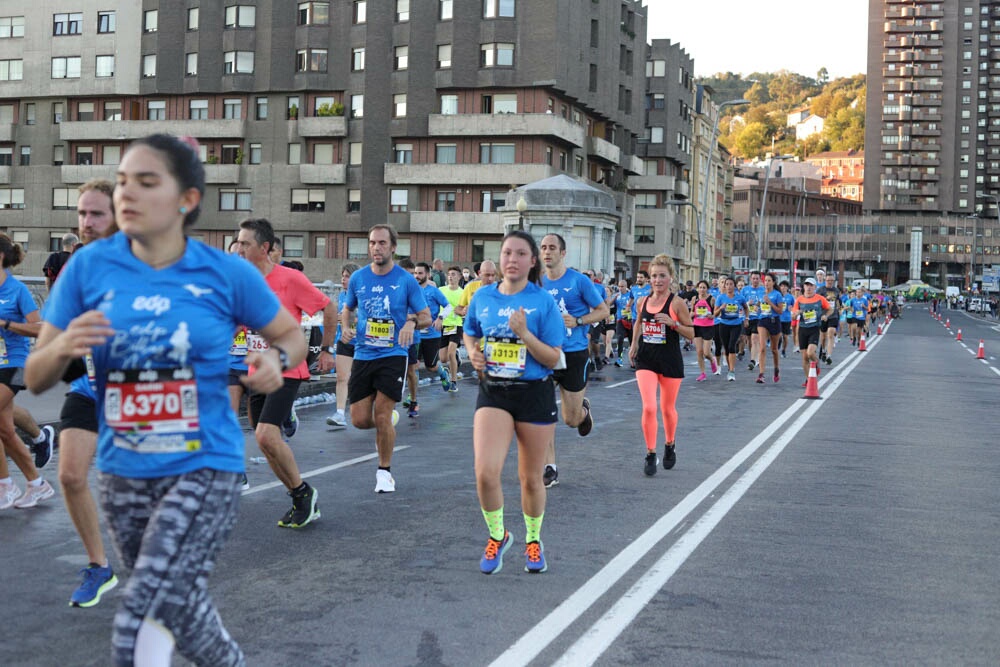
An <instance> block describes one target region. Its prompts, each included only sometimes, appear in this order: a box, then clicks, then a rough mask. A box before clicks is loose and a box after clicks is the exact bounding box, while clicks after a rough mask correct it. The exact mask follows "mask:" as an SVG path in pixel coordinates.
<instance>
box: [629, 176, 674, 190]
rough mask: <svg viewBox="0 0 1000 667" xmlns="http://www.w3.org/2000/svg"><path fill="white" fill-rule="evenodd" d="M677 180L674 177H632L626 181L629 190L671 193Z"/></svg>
mask: <svg viewBox="0 0 1000 667" xmlns="http://www.w3.org/2000/svg"><path fill="white" fill-rule="evenodd" d="M676 183H677V179H676V177H674V176H633V177H632V178H630V179H628V188H629V190H659V191H661V192H673V190H674V187H675V184H676Z"/></svg>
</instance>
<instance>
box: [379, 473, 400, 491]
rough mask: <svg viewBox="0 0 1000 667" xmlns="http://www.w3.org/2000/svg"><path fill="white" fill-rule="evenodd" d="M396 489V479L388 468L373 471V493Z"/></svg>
mask: <svg viewBox="0 0 1000 667" xmlns="http://www.w3.org/2000/svg"><path fill="white" fill-rule="evenodd" d="M395 491H396V480H394V479H393V478H392V474H391V473H390V472H389V471H388V470H382V469H379V470H376V471H375V493H393V492H395Z"/></svg>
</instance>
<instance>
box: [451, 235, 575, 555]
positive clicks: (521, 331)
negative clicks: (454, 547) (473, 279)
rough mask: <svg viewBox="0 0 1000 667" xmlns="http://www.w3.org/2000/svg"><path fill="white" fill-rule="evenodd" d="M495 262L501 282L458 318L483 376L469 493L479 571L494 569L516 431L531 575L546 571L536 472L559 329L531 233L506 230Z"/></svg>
mask: <svg viewBox="0 0 1000 667" xmlns="http://www.w3.org/2000/svg"><path fill="white" fill-rule="evenodd" d="M546 238H548V237H546ZM500 267H501V269H502V275H503V281H502V282H501V283H499V284H498V285H496V286H490V287H487V288H484V289H482V290H480V291H479V292H477V293H476V296H475V298H474V299H473V301H472V304H471V305H470V308H469V314H468V317H467V318H466V321H465V348H466V349H467V350H468V351H469V360H470V361H471V362H472V366H473V368H475V369H476V370H477V371H480V372H482V373H484V374H485V375H484V380H483V381H482V382H480V384H479V397H478V399H477V400H476V412H475V416H474V417H473V427H472V428H473V436H472V437H473V449H474V452H475V470H476V492H477V494H478V496H479V505H480V508H481V509H482V512H483V518H484V519H485V520H486V526H487V527H488V528H489V533H490V536H489V539H488V540H487V541H486V549H485V550H484V552H483V557H482V558H481V559H480V561H479V570H480V571H481V572H482V573H483V574H496V573H497V572H499V571H500V569H501V568H502V567H503V556H504V554H505V553H506V552H507V550H508V549H509V548H510V546H511V544H512V543H513V542H514V537H513V536H512V535H511V533H510V531H508V530H506V529H505V528H504V516H503V514H504V497H503V486H502V484H501V473H502V472H503V466H504V461H505V460H506V459H507V452H508V451H509V450H510V441H511V438H512V437H514V436H516V437H517V464H518V465H517V467H518V471H519V473H520V475H519V477H520V480H521V511H522V513H523V515H524V525H525V538H524V541H525V547H526V548H525V565H524V569H525V571H526V572H529V573H532V574H535V573H540V572H545V571H546V570H547V569H548V565H547V563H546V561H545V549H544V547H543V545H542V540H541V529H542V519H543V518H544V516H545V486H544V484H543V482H542V479H541V477H539V475H538V474H537V472H536V471H537V470H538V469H539V468H540V467H541V466H542V463H543V462H544V460H545V452H546V448H547V446H548V444H549V442H550V441H551V440H552V439H553V438H554V437H555V424H556V420H557V418H556V402H555V392H554V391H553V385H552V379H551V373H552V371H551V368H552V367H553V366H555V365H556V363H557V362H558V361H559V358H560V349H559V346H560V345H561V344H562V341H563V337H564V332H565V327H564V325H563V322H562V319H561V317H560V313H559V308H558V307H557V306H556V303H555V301H554V300H553V299H552V298H551V297H550V296H549V295H548V294H547V293H546V292H545V291H544V290H543V289H542V288H541V287H539V286H538V276H539V270H540V268H541V267H540V261H539V254H538V247H537V246H536V245H535V240H534V239H533V238H532V237H531V235H530V234H528V233H527V232H523V231H513V232H510V233H509V234H507V236H505V237H504V240H503V242H502V243H501V246H500Z"/></svg>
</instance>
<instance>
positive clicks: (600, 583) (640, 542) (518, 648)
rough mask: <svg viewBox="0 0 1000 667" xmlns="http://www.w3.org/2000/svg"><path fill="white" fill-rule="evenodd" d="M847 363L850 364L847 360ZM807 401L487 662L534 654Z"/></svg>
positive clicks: (505, 662) (497, 665) (523, 659)
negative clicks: (492, 659)
mask: <svg viewBox="0 0 1000 667" xmlns="http://www.w3.org/2000/svg"><path fill="white" fill-rule="evenodd" d="M880 340H881V339H879V340H877V341H875V342H873V343H872V348H874V347H875V346H876V345H878V343H879V341H880ZM855 355H856V356H855ZM851 356H852V357H854V359H855V360H854V362H852V363H853V364H855V365H856V364H857V363H859V362H860V360H861V359H862V358H863V357H862V356H861V354H860V353H857V352H855V353H854V354H852V355H851ZM851 367H852V368H853V366H851ZM838 368H845V366H842V365H838ZM845 377H846V374H845ZM830 378H831V376H826V377H825V380H826V381H828V382H829V381H831V379H830ZM809 404H810V402H809V401H805V400H803V399H796V400H795V401H794V402H793V403H792V404H791V405H790V406H789V407H788V408H787V409H786V410H785V411H784V412H783V413H781V414H780V415H779V416H778V417H777V418H776V419H775V420H774V421H772V422H771V423H770V424H768V426H767V427H765V428H764V430H762V431H761V432H760V433H758V434H757V435H756V436H755V437H754V438H753V439H752V440H751V441H750V442H749V443H747V444H746V445H745V446H744V447H743V448H742V449H741V450H740V451H738V452H737V453H736V454H735V455H733V457H732V458H730V459H729V460H728V461H726V462H725V463H724V464H723V465H722V466H720V467H719V468H718V469H717V470H716V471H715V472H714V473H712V474H711V475H710V476H709V477H708V478H707V479H705V481H704V482H702V483H701V484H699V485H698V486H697V487H696V488H695V489H694V490H693V491H691V492H690V493H689V494H688V495H687V496H685V497H684V499H682V500H681V501H680V502H679V503H677V505H675V506H674V507H673V508H671V509H670V511H668V512H667V513H666V514H664V515H663V516H662V517H660V518H659V519H658V520H657V521H656V522H655V523H654V524H653V525H652V526H650V527H649V528H648V529H647V530H646V531H645V532H643V533H642V534H641V535H639V536H638V537H637V538H636V539H635V540H633V541H632V542H631V543H629V545H628V546H627V547H625V548H624V549H623V550H622V551H620V552H619V553H618V555H616V556H615V557H614V558H612V559H611V560H610V561H609V562H608V564H607V565H605V566H604V567H602V568H601V569H600V570H599V571H598V572H597V573H596V574H594V576H592V577H591V578H590V579H588V580H587V581H586V582H585V583H584V584H583V585H582V586H580V588H579V589H577V590H576V592H574V593H573V594H571V595H570V596H569V597H567V598H566V599H565V600H564V601H563V602H562V603H561V604H559V606H557V607H556V608H555V609H553V610H552V611H551V612H549V614H548V615H547V616H545V618H543V619H542V620H541V621H539V622H538V623H537V624H536V625H535V626H534V627H533V628H532V629H531V630H529V631H528V632H526V633H525V634H524V635H522V636H521V638H520V639H519V640H517V641H516V642H515V643H514V644H512V645H511V646H510V647H509V648H508V649H507V650H506V651H504V652H503V653H502V654H501V655H500V656H498V657H497V658H496V660H494V661H493V662H492V663H490V667H501V666H503V667H506V666H513V665H526V664H528V663H529V662H531V661H532V660H534V659H535V658H536V657H538V654H540V653H541V652H542V651H543V650H545V648H546V647H547V646H548V645H549V644H551V643H552V642H553V641H554V640H555V639H556V638H557V637H559V636H560V635H561V634H562V633H563V632H564V631H565V630H566V629H567V628H568V627H570V626H571V625H572V624H573V623H574V622H576V620H577V619H578V618H579V617H580V616H582V615H583V614H584V613H585V612H586V611H587V610H588V609H589V608H590V607H591V606H593V605H594V603H595V602H597V600H598V599H600V598H601V597H602V596H603V595H604V594H605V593H607V592H608V590H610V589H611V588H612V587H613V586H614V585H615V584H617V583H618V581H619V580H620V579H621V578H622V577H624V576H625V575H626V574H627V573H628V572H629V571H630V570H631V569H632V568H633V567H635V565H636V564H637V563H638V562H639V561H640V560H641V559H642V558H644V557H645V556H646V554H648V553H649V552H650V551H651V550H652V549H653V548H654V547H655V546H656V545H657V544H658V543H659V542H660V541H661V540H662V539H663V538H664V537H666V536H667V535H668V534H669V533H671V532H672V531H673V530H674V529H675V528H677V526H678V525H680V524H681V523H682V522H683V521H684V520H685V519H686V518H687V516H688V514H690V513H691V512H693V511H694V510H695V509H696V508H697V507H698V506H699V505H700V504H701V503H702V502H704V500H705V499H706V498H708V497H709V496H710V495H711V494H713V493H714V492H715V491H716V489H718V487H719V486H721V485H722V484H723V483H724V482H725V481H726V480H727V479H728V478H729V477H730V476H731V475H732V474H733V472H735V470H736V469H737V468H739V466H741V465H742V464H743V463H744V462H745V461H746V460H747V459H748V458H750V457H751V456H752V455H753V454H754V453H755V452H756V451H757V450H758V449H760V448H761V447H762V446H763V445H764V444H765V443H766V442H768V441H769V440H770V439H771V438H772V437H773V436H774V435H775V433H777V432H778V431H779V429H781V428H782V427H783V426H784V424H785V423H786V422H788V421H789V420H791V419H792V418H793V417H794V416H795V414H796V413H797V412H799V410H800V409H802V408H803V407H804V406H806V405H809ZM822 404H823V403H822V402H819V403H816V405H817V406H819V405H822Z"/></svg>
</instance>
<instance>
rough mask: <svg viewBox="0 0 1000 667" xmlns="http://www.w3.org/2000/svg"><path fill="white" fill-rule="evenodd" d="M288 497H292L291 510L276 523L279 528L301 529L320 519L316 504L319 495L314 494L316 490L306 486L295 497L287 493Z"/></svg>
mask: <svg viewBox="0 0 1000 667" xmlns="http://www.w3.org/2000/svg"><path fill="white" fill-rule="evenodd" d="M288 495H290V496H292V509H290V510H288V511H287V512H286V513H285V516H283V517H281V520H280V521H278V525H279V526H281V527H282V528H302V527H303V526H305V525H307V524H309V523H311V522H313V521H315V520H316V519H318V518H320V516H321V515H320V513H319V506H318V505H317V504H316V498H317V497H318V496H319V493H317V492H316V489H314V488H313V487H311V486H309V485H308V484H307V485H306V490H305V492H304V493H301V494H299V495H297V496H296V495H293V494H292V492H291V491H289V492H288Z"/></svg>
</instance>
